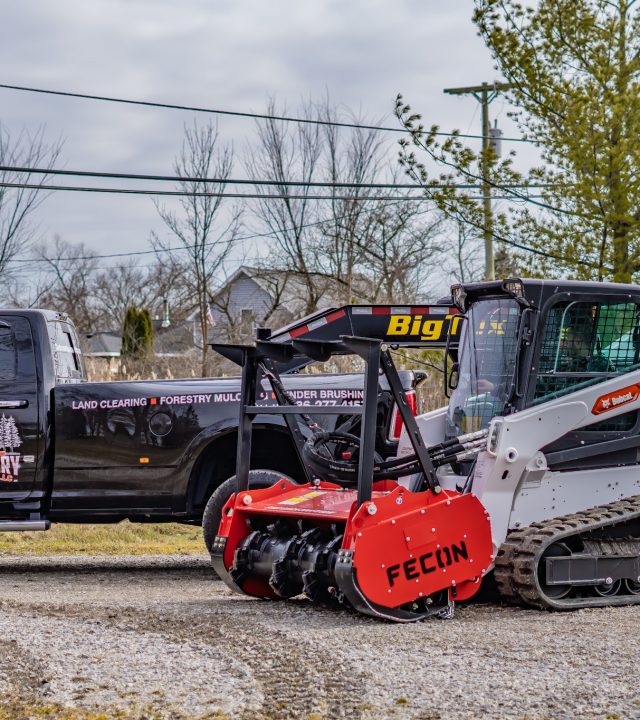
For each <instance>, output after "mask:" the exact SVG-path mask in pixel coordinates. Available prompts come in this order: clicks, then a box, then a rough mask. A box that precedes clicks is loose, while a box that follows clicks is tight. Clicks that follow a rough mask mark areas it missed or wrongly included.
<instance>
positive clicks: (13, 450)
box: [0, 315, 42, 501]
mask: <svg viewBox="0 0 640 720" xmlns="http://www.w3.org/2000/svg"><path fill="white" fill-rule="evenodd" d="M38 428H39V422H38V377H37V373H36V362H35V354H34V346H33V337H32V334H31V326H30V324H29V321H28V320H27V318H25V317H19V316H14V315H0V501H2V500H22V499H24V498H26V497H28V496H29V495H30V493H31V492H32V490H33V486H34V483H35V480H36V473H37V470H38V461H39V449H40V446H41V442H42V440H41V438H40V437H39V432H38Z"/></svg>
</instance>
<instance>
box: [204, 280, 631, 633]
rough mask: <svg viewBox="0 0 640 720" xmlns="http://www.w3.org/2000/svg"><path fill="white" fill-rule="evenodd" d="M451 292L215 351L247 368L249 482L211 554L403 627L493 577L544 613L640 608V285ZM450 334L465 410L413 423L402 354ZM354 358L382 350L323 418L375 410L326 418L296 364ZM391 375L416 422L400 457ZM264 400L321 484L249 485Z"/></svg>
mask: <svg viewBox="0 0 640 720" xmlns="http://www.w3.org/2000/svg"><path fill="white" fill-rule="evenodd" d="M452 298H453V304H454V305H455V307H450V308H447V307H443V306H433V307H432V308H429V307H426V308H388V307H379V308H368V309H367V308H357V307H347V308H341V309H339V310H337V311H335V310H334V311H330V313H329V314H327V313H325V314H320V316H319V317H317V318H309V319H306V320H305V321H303V322H302V323H301V324H297V325H295V326H292V327H291V328H290V329H289V331H287V332H285V333H280V334H279V335H276V336H274V337H273V338H269V337H268V336H267V334H266V333H263V334H262V336H261V337H260V338H259V339H258V341H257V342H256V344H255V346H216V349H217V350H218V351H219V352H221V353H222V354H223V355H225V356H226V357H227V358H230V359H232V360H234V361H235V362H237V363H238V364H239V365H241V366H242V373H243V382H242V402H241V417H240V433H239V438H238V455H237V472H236V483H237V492H236V494H235V495H234V496H233V497H232V498H231V499H230V500H229V502H228V503H227V505H226V506H225V508H224V509H223V517H222V521H221V524H220V528H219V531H218V536H217V538H216V540H215V543H214V547H213V550H212V559H213V562H214V566H215V567H216V569H217V571H218V573H219V574H220V576H221V577H222V578H223V579H224V580H225V581H226V582H227V584H228V585H230V586H231V587H232V588H234V589H235V590H238V591H240V592H243V593H245V594H248V595H253V596H256V597H263V598H270V599H281V598H288V597H293V596H297V595H301V594H304V595H306V596H307V597H308V598H310V599H311V600H313V601H328V600H333V601H338V602H342V603H344V604H346V605H348V606H351V607H353V608H355V609H356V610H358V611H360V612H362V613H365V614H367V615H372V616H374V617H380V618H385V619H389V620H395V621H399V622H408V621H413V620H419V619H422V618H425V617H427V616H429V615H437V616H440V617H448V616H450V615H451V614H452V611H453V604H454V602H455V601H456V600H466V599H469V598H471V597H472V596H473V595H474V594H475V593H476V592H477V591H478V589H479V588H480V586H481V584H482V581H483V578H484V577H486V576H487V575H488V574H489V573H491V572H493V575H494V578H495V581H496V584H497V587H498V590H499V592H500V594H501V595H502V596H503V598H505V599H506V600H509V601H512V602H517V603H523V604H527V605H531V606H534V607H539V608H548V609H558V610H564V609H572V608H580V607H590V606H602V605H621V604H632V603H638V602H640V468H639V464H640V415H639V410H640V287H637V286H632V285H615V284H602V283H579V282H569V281H540V280H519V279H512V280H506V281H503V282H485V283H474V284H465V285H458V286H454V287H453V288H452ZM336 314H340V315H339V317H340V322H337V323H336V322H334V323H333V327H331V324H332V321H329V322H327V320H326V319H327V318H333V319H334V320H335V319H337V316H336ZM323 318H324V321H323ZM445 332H446V333H447V342H446V348H445V350H446V351H445V373H444V376H445V386H446V390H447V393H448V395H449V404H448V406H447V407H445V408H442V409H440V410H436V411H433V412H431V413H427V414H426V415H423V416H421V417H418V418H414V416H413V415H412V413H411V412H410V409H409V404H408V402H407V398H406V396H405V395H404V392H403V390H402V386H401V384H400V382H399V380H398V375H397V371H396V369H395V366H394V363H393V359H392V353H393V351H394V350H395V349H396V348H397V347H398V346H405V347H407V346H409V347H411V346H413V347H421V346H434V345H435V346H439V347H442V346H443V345H444V344H445V342H444V336H443V335H444V333H445ZM345 353H354V354H356V355H358V356H360V357H361V358H362V359H363V360H364V364H365V372H364V395H363V404H362V405H361V406H351V407H344V406H342V407H340V408H335V407H327V408H318V407H314V408H313V412H314V414H318V410H322V411H323V412H325V413H338V412H339V413H340V414H352V415H354V416H357V415H359V416H360V432H359V435H355V434H354V433H353V432H340V431H339V430H338V431H336V432H325V431H323V429H322V427H321V426H320V425H316V424H315V423H313V422H310V418H309V416H308V413H309V412H310V410H311V408H310V407H305V406H300V405H296V404H295V403H294V402H293V401H292V399H291V398H289V397H287V394H286V391H285V390H284V388H283V387H282V384H281V382H280V379H279V375H278V370H279V369H282V368H284V369H289V368H292V367H296V366H300V365H302V364H304V363H306V362H310V361H312V360H315V361H326V360H328V359H329V358H331V357H332V356H333V355H335V354H345ZM380 374H382V375H384V376H385V378H386V381H387V383H388V385H389V387H390V388H391V390H392V393H393V396H394V399H395V402H396V403H397V406H398V410H399V413H400V415H401V417H402V420H403V423H404V431H403V436H402V437H401V440H400V443H399V451H398V456H397V457H396V458H393V459H386V460H384V459H383V458H382V457H381V456H380V455H378V454H377V452H376V412H377V396H378V384H379V379H380ZM263 379H266V381H267V382H268V383H269V387H270V388H271V390H270V393H267V395H268V396H270V398H271V402H270V403H269V404H265V403H264V401H262V402H261V401H260V399H259V398H260V397H264V392H263V388H264V385H263V384H262V383H263ZM274 403H275V404H274ZM265 413H267V414H271V413H280V414H282V416H283V419H284V422H286V424H287V426H288V428H289V430H290V432H291V434H292V437H293V439H294V442H295V445H296V448H297V450H298V453H299V458H300V461H301V467H302V468H303V473H304V477H297V478H287V477H282V476H280V475H278V474H276V473H273V484H272V485H271V487H268V488H266V489H261V490H249V489H248V488H249V474H250V473H249V457H250V449H251V426H252V423H253V421H254V420H255V419H256V418H259V417H260V416H261V415H262V414H265ZM321 414H322V413H321ZM350 427H352V426H350ZM260 472H262V473H264V472H265V471H260ZM299 483H302V484H299Z"/></svg>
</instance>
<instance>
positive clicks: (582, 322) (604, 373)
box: [533, 301, 640, 430]
mask: <svg viewBox="0 0 640 720" xmlns="http://www.w3.org/2000/svg"><path fill="white" fill-rule="evenodd" d="M639 320H640V308H639V307H638V305H636V304H635V303H615V304H609V303H594V302H582V301H581V302H575V301H573V302H561V303H558V304H557V305H555V306H554V307H552V308H551V310H550V311H549V313H548V315H547V318H546V321H545V326H544V331H543V336H542V343H541V347H540V357H539V359H538V376H537V380H536V385H535V389H534V397H533V403H534V404H537V403H540V402H546V401H547V400H551V399H553V398H555V397H561V396H562V395H567V394H568V393H571V392H574V391H575V390H579V389H580V388H582V387H586V386H588V385H592V384H594V383H597V382H602V380H603V379H606V378H609V377H614V376H615V375H619V374H621V373H625V372H629V371H630V370H634V369H636V368H638V366H639V364H640V327H639ZM635 416H636V413H627V414H626V415H623V416H620V417H618V418H612V419H611V420H605V421H603V422H602V423H597V425H592V426H590V427H589V429H590V430H592V429H593V430H596V429H598V430H603V429H614V428H613V427H611V428H608V427H607V428H605V427H600V426H601V425H602V424H603V423H605V424H615V425H616V428H615V429H625V428H626V427H627V426H629V427H632V426H633V424H634V422H635ZM621 423H622V426H624V427H621V426H620V425H621Z"/></svg>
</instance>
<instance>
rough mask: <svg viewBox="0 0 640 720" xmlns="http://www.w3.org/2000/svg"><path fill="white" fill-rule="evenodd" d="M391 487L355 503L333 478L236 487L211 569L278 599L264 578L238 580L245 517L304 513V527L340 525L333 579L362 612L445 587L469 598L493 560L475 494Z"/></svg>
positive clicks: (247, 589) (273, 517) (298, 516)
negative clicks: (235, 573)
mask: <svg viewBox="0 0 640 720" xmlns="http://www.w3.org/2000/svg"><path fill="white" fill-rule="evenodd" d="M391 487H393V489H392V490H390V491H389V490H386V491H380V490H378V491H374V492H373V495H372V499H371V501H370V502H365V503H363V505H362V506H361V507H360V508H359V509H358V510H356V502H355V501H356V492H355V491H354V490H344V489H342V488H339V487H338V486H337V485H334V484H332V483H324V482H322V483H319V484H318V485H311V484H307V485H299V486H296V487H295V488H292V487H291V485H290V484H288V483H276V484H275V485H273V486H272V487H270V488H267V489H263V490H251V491H247V492H241V493H239V494H238V495H237V496H234V497H232V498H231V499H230V500H229V502H228V503H227V505H226V506H225V508H224V509H223V518H222V522H221V524H220V529H219V531H218V537H217V538H216V542H215V544H214V548H213V551H212V558H213V560H214V565H215V566H216V570H217V571H218V573H219V574H220V576H221V577H222V578H223V579H224V580H225V581H226V582H227V584H228V585H229V586H230V587H233V588H234V589H235V590H237V591H239V592H243V593H245V594H248V595H254V596H257V597H264V598H272V599H275V598H277V597H278V595H277V594H276V593H275V592H274V590H273V589H272V588H271V586H270V585H269V583H268V582H267V581H266V580H265V579H264V577H262V578H260V577H250V578H245V579H244V580H243V582H242V587H239V586H238V585H237V584H236V582H235V581H234V579H233V577H232V571H233V568H234V562H235V560H236V557H235V556H236V549H237V548H238V546H239V545H240V543H241V542H242V541H243V540H244V538H245V537H246V536H247V535H248V534H249V533H250V532H251V528H250V527H249V523H248V522H247V521H248V520H250V519H251V518H252V517H253V518H254V519H257V518H256V516H266V517H267V518H268V521H269V522H271V521H272V520H273V522H276V520H278V519H281V520H285V521H286V520H287V519H289V520H291V519H293V520H294V521H295V520H301V519H304V521H305V527H308V526H309V524H311V525H317V526H318V527H327V526H329V525H331V524H332V523H334V524H337V525H340V526H342V527H344V537H343V539H342V545H341V549H340V551H339V553H338V556H337V561H336V568H335V574H334V578H335V583H336V585H337V586H338V589H339V590H340V591H342V592H343V593H344V595H345V596H346V597H347V598H348V599H349V600H350V601H351V604H352V605H354V606H355V607H356V609H358V610H360V611H361V612H365V613H367V614H371V615H376V616H379V617H385V614H384V612H381V611H384V609H385V608H389V609H391V608H395V609H399V608H401V607H405V606H407V604H410V603H413V602H420V601H421V600H426V599H427V598H429V597H432V596H435V595H437V594H438V593H442V591H448V596H449V598H450V599H453V600H455V599H459V600H464V599H467V598H468V597H471V596H472V595H473V594H474V593H475V592H476V591H477V590H478V589H479V587H480V581H481V579H482V575H483V574H484V573H485V572H486V570H487V568H489V567H490V566H491V563H492V544H491V523H490V522H489V516H488V514H487V513H486V511H485V509H484V507H483V506H482V504H481V503H480V501H479V500H478V499H477V498H476V497H475V496H474V495H472V494H467V495H460V494H459V493H456V492H452V491H446V490H444V491H442V492H441V493H440V494H438V495H436V494H434V493H432V492H430V491H425V492H420V493H412V492H410V491H408V490H406V489H405V488H403V487H402V486H399V485H395V483H394V484H392V485H391ZM358 599H359V601H358ZM389 619H396V620H401V619H402V618H401V617H393V616H389Z"/></svg>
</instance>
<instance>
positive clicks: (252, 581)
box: [212, 306, 493, 622]
mask: <svg viewBox="0 0 640 720" xmlns="http://www.w3.org/2000/svg"><path fill="white" fill-rule="evenodd" d="M372 310H373V311H375V312H368V313H367V312H363V311H360V312H359V311H358V308H354V307H347V308H342V309H340V310H338V311H331V313H330V314H329V315H328V316H327V317H328V318H329V319H328V321H327V320H326V319H325V322H322V319H323V318H310V319H308V322H307V323H306V324H305V325H304V331H303V332H300V330H299V328H300V325H299V326H297V327H295V328H291V329H290V330H289V331H287V332H284V333H280V334H279V335H278V336H276V337H274V338H269V337H268V335H267V333H263V334H262V337H260V336H259V339H258V340H257V342H256V344H255V346H240V345H215V346H214V348H215V349H216V350H217V351H218V352H219V353H221V354H222V355H224V356H225V357H226V358H228V359H230V360H232V361H234V362H235V363H237V364H238V365H240V366H241V367H242V390H241V410H240V425H239V434H238V448H237V466H236V487H237V492H236V493H235V495H233V496H232V497H231V498H230V499H229V501H228V502H227V504H226V505H225V507H224V509H223V512H222V521H221V524H220V528H219V530H218V535H217V537H216V539H215V542H214V544H213V548H212V559H213V563H214V566H215V568H216V570H217V572H218V574H219V575H220V577H221V578H222V579H223V580H224V581H225V582H226V583H227V584H228V585H229V586H230V587H232V588H233V589H234V590H236V591H238V592H242V593H245V594H247V595H252V596H254V597H261V598H269V599H273V600H277V599H283V598H290V597H294V596H297V595H301V594H304V595H306V596H307V597H308V598H309V599H310V600H312V601H327V600H331V599H333V600H336V601H339V602H341V603H344V604H346V605H349V606H351V607H353V608H354V609H356V610H358V611H359V612H362V613H364V614H366V615H371V616H374V617H378V618H384V619H388V620H394V621H398V622H409V621H414V620H419V619H422V618H425V617H427V616H429V615H434V614H437V615H441V616H446V615H448V614H450V613H451V610H452V608H453V601H454V600H464V599H467V598H469V597H471V596H472V595H473V594H474V593H475V592H476V591H477V590H478V589H479V587H480V582H481V579H482V575H483V574H484V573H485V572H486V571H487V569H488V568H489V567H490V566H491V564H492V562H493V549H492V540H491V525H490V522H489V517H488V513H487V512H486V511H485V509H484V507H483V506H482V504H481V503H480V501H479V500H478V499H477V498H476V497H475V496H474V495H473V494H471V493H466V494H462V493H459V492H456V491H453V490H444V489H442V488H441V487H440V484H439V482H438V478H437V475H436V468H437V467H438V466H439V465H443V464H447V463H450V462H451V461H454V460H456V459H464V458H465V457H466V456H467V454H468V453H469V452H473V451H474V450H475V449H477V447H478V446H479V445H482V444H486V437H487V432H486V430H484V431H479V432H474V433H468V434H466V435H463V436H460V437H456V438H453V439H450V440H447V441H446V442H443V443H441V444H439V445H437V446H434V447H430V448H429V449H427V448H426V447H425V445H424V442H423V440H422V438H421V436H420V433H419V431H418V426H417V424H416V421H415V418H414V417H413V415H412V413H411V411H410V409H409V404H408V401H407V398H406V395H405V393H404V390H403V388H402V384H401V382H400V378H399V376H398V373H397V370H396V368H395V365H394V363H393V360H392V356H391V352H390V350H389V346H388V344H387V343H390V344H392V345H393V346H394V347H395V346H397V345H404V346H412V347H416V346H418V347H424V346H430V347H433V346H434V345H436V346H440V347H442V346H443V345H444V340H445V339H446V338H447V337H451V336H455V319H456V315H457V312H458V311H457V310H455V309H452V308H443V307H438V306H434V307H432V308H403V309H400V312H398V309H395V308H388V309H386V310H385V309H380V308H373V309H372ZM430 310H433V312H432V313H431V314H430V315H429V313H430ZM402 311H404V312H402ZM394 313H395V314H394ZM303 322H304V321H303ZM331 323H333V327H326V326H327V325H330V324H331ZM438 323H439V325H438ZM314 327H315V328H320V329H321V334H319V333H317V332H316V333H315V335H314V333H313V332H312V330H313V328H314ZM425 328H427V329H425ZM436 329H437V332H436ZM449 329H451V333H449ZM438 333H439V334H438ZM362 335H366V337H363V336H362ZM310 338H311V339H310ZM314 338H315V339H314ZM349 353H352V354H356V355H358V356H360V357H361V358H362V359H363V360H364V363H365V372H364V394H363V404H362V405H361V406H352V407H348V408H347V407H345V406H340V407H338V408H336V407H317V406H302V405H296V404H295V403H294V402H293V401H292V400H291V398H290V397H289V396H288V395H287V393H286V390H285V388H284V387H283V385H282V382H281V380H280V377H279V374H278V371H279V369H282V368H285V369H289V368H291V367H295V366H299V365H303V364H306V363H309V362H311V361H326V360H328V359H330V358H331V357H332V356H333V355H337V354H349ZM381 372H382V373H383V374H384V376H385V377H386V379H387V382H388V384H389V387H390V389H391V392H392V394H393V397H394V400H395V402H396V404H397V407H398V410H399V412H400V414H401V417H402V420H403V422H404V424H405V427H406V429H407V431H408V434H409V438H410V441H411V444H412V446H413V450H414V454H413V455H409V456H404V457H401V458H394V459H391V460H386V461H385V460H383V459H382V458H381V457H380V456H379V455H378V454H377V453H376V450H375V434H376V414H377V399H378V383H379V376H380V373H381ZM262 378H265V379H266V380H267V381H268V382H269V384H270V386H271V389H272V393H273V398H275V400H276V402H277V405H275V406H274V405H259V404H258V400H257V398H258V394H257V390H259V389H261V388H262V384H261V382H262ZM310 413H313V415H322V414H330V413H334V414H340V415H344V414H347V413H349V414H353V415H361V423H360V427H361V432H360V436H359V437H357V436H354V435H352V434H348V433H341V432H324V431H323V430H322V428H321V427H320V426H318V425H317V424H316V423H314V422H313V421H312V420H311V418H310V417H309V414H310ZM264 414H282V416H283V418H284V420H285V422H286V424H287V426H288V428H289V431H290V433H291V436H292V439H293V441H294V445H295V447H296V450H297V452H298V455H299V458H300V461H301V466H302V467H303V469H304V473H305V475H306V478H305V479H306V482H305V483H303V484H295V483H294V482H293V481H292V479H290V478H287V477H283V476H281V475H278V474H277V473H273V485H272V486H271V487H268V488H266V489H260V490H249V489H248V488H249V475H250V470H249V458H250V455H251V428H252V422H253V420H254V418H255V417H256V416H258V415H264ZM301 421H302V423H301ZM260 472H262V473H263V472H264V471H260ZM408 476H411V478H412V480H411V482H410V483H408V486H404V485H402V484H400V483H399V482H398V480H399V478H402V477H408ZM296 480H299V479H296Z"/></svg>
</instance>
